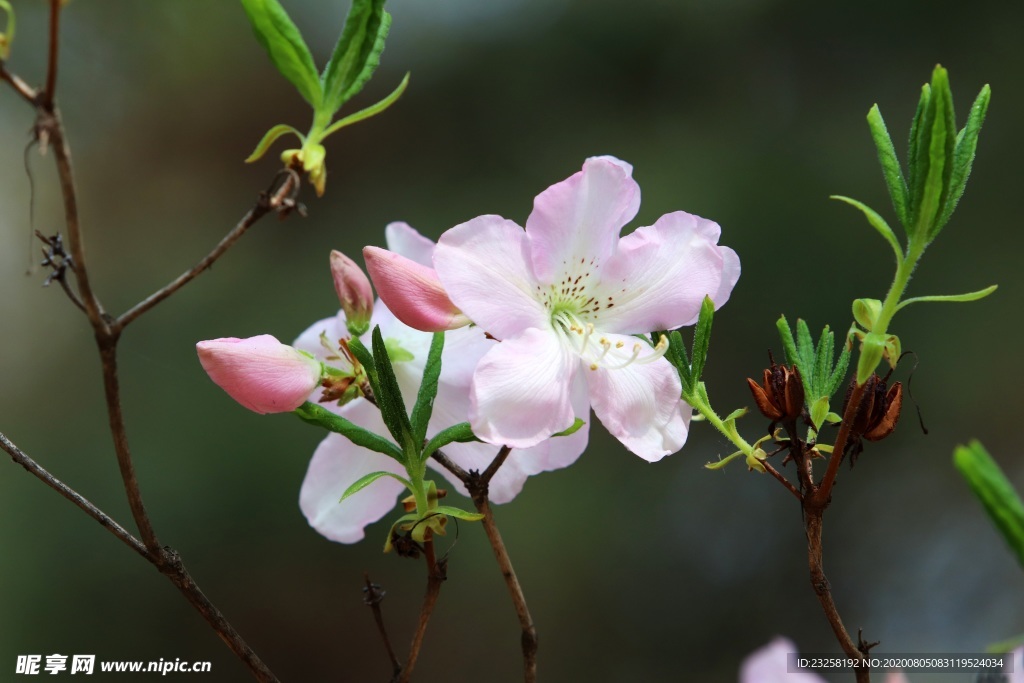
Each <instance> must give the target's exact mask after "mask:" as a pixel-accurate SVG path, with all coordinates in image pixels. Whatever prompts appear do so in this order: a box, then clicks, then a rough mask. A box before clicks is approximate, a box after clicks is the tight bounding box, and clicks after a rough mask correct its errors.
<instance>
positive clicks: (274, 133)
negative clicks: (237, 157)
mask: <svg viewBox="0 0 1024 683" xmlns="http://www.w3.org/2000/svg"><path fill="white" fill-rule="evenodd" d="M288 133H294V134H295V136H296V137H298V138H299V142H300V143H301V144H305V142H306V138H305V136H303V135H302V133H300V132H299V131H297V130H295V129H294V128H292V127H291V126H289V125H287V124H284V123H279V124H278V125H276V126H274V127H273V128H271V129H270V130H268V131H267V133H266V135H264V136H263V139H262V140H260V142H259V144H258V145H256V149H254V150H253V151H252V154H250V155H249V157H248V158H247V159H246V160H245V163H247V164H251V163H252V162H254V161H259V160H260V159H261V158H263V155H264V154H266V153H267V150H269V149H270V146H271V145H272V144H274V143H275V142H277V139H278V138H279V137H281V136H282V135H286V134H288Z"/></svg>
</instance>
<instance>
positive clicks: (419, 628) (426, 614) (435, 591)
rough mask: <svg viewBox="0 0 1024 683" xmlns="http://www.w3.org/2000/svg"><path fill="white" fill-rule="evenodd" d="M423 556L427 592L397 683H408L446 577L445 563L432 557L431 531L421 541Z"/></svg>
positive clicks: (432, 542) (432, 541)
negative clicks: (407, 655) (425, 568)
mask: <svg viewBox="0 0 1024 683" xmlns="http://www.w3.org/2000/svg"><path fill="white" fill-rule="evenodd" d="M423 555H424V558H425V559H426V564H427V592H426V595H424V596H423V606H422V607H421V608H420V617H419V621H418V622H417V624H416V632H415V634H413V637H412V645H411V646H410V647H409V657H408V659H406V661H405V666H404V667H402V672H401V675H400V677H399V679H398V680H399V683H409V681H410V680H411V678H412V672H413V669H414V668H415V666H416V660H417V659H419V656H420V650H421V649H422V647H423V639H424V637H425V636H426V634H427V624H428V623H429V622H430V617H431V615H433V613H434V607H435V606H436V605H437V596H438V595H440V593H441V586H442V585H443V584H444V582H445V579H446V578H447V575H446V567H445V565H446V562H445V561H444V560H441V561H440V562H438V560H437V558H436V557H435V555H434V538H433V535H432V533H431V531H429V530H428V531H427V532H426V535H425V538H424V541H423Z"/></svg>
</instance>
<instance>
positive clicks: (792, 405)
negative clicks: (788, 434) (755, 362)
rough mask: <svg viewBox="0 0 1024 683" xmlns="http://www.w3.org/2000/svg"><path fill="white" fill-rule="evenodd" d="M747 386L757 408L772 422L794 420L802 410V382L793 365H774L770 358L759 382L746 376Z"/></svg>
mask: <svg viewBox="0 0 1024 683" xmlns="http://www.w3.org/2000/svg"><path fill="white" fill-rule="evenodd" d="M747 386H749V387H750V393H751V394H753V396H754V402H755V403H756V404H757V408H758V410H760V411H761V414H762V415H764V416H765V417H767V418H768V419H769V420H771V421H772V422H779V421H783V420H786V421H790V420H795V419H796V418H798V417H800V414H801V413H802V412H803V408H804V384H803V380H802V379H801V378H800V371H799V370H798V369H797V367H796V366H795V365H792V366H789V367H787V366H785V365H776V364H775V360H774V359H772V364H771V367H770V368H768V369H766V370H765V371H764V379H763V381H762V382H761V384H758V383H757V382H755V381H754V380H752V379H749V378H748V379H747Z"/></svg>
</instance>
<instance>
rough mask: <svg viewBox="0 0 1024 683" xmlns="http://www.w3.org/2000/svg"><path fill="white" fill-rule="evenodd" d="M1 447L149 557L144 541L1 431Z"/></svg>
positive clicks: (45, 482)
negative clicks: (30, 455)
mask: <svg viewBox="0 0 1024 683" xmlns="http://www.w3.org/2000/svg"><path fill="white" fill-rule="evenodd" d="M0 448H2V449H3V450H5V451H6V452H7V454H8V455H10V456H11V459H12V460H13V461H14V462H16V463H17V464H19V465H21V466H22V467H24V468H25V469H26V470H27V471H28V472H29V474H31V475H32V476H34V477H36V478H37V479H39V480H40V481H41V482H43V483H44V484H46V485H47V486H49V487H50V488H51V489H53V490H54V491H56V492H57V493H59V494H60V495H62V496H64V497H65V498H67V499H68V500H70V501H71V502H72V503H74V504H75V506H77V507H78V508H79V509H80V510H81V511H82V512H84V513H85V514H87V515H89V516H90V517H92V518H93V519H94V520H96V521H97V522H99V524H100V526H102V527H103V528H104V529H106V530H107V531H109V532H110V533H112V534H114V536H116V537H117V538H118V539H119V540H120V541H121V542H122V543H124V544H125V545H126V546H128V547H129V548H131V549H132V550H134V551H135V552H136V553H138V554H139V555H141V556H142V557H144V558H146V559H147V560H148V559H149V552H148V551H147V550H146V546H145V545H143V544H142V541H140V540H139V539H137V538H135V537H134V536H132V535H131V533H129V532H128V531H127V530H126V529H125V528H124V527H123V526H121V525H120V524H118V523H117V522H116V521H114V519H113V518H112V517H110V515H108V514H107V513H105V512H103V510H100V509H99V508H98V507H96V506H95V505H93V504H92V503H91V502H89V500H88V499H86V498H85V497H84V496H83V495H81V494H80V493H78V492H77V491H75V490H74V489H73V488H71V487H70V486H68V485H67V484H65V483H64V482H63V481H61V480H60V479H58V478H57V477H55V476H53V475H52V474H50V473H49V472H48V471H46V469H45V468H43V466H42V465H40V464H39V463H37V462H36V461H35V460H33V459H32V458H30V457H29V456H28V454H26V453H25V452H24V451H23V450H21V449H20V448H18V447H17V446H16V445H14V443H13V442H11V440H10V439H8V438H7V437H6V436H5V435H4V434H3V433H0Z"/></svg>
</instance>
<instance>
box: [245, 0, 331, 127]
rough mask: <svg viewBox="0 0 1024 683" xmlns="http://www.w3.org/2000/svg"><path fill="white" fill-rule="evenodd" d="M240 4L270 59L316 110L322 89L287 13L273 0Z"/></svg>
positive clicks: (305, 49)
mask: <svg viewBox="0 0 1024 683" xmlns="http://www.w3.org/2000/svg"><path fill="white" fill-rule="evenodd" d="M242 7H243V8H244V9H245V13H246V15H247V16H248V17H249V23H251V24H252V30H253V32H254V33H255V34H256V39H257V40H258V41H259V42H260V44H261V45H262V46H263V48H264V49H265V50H266V51H267V54H268V55H269V56H270V61H272V62H273V63H274V66H275V67H276V68H277V70H278V71H279V72H280V73H281V75H282V76H284V77H285V78H287V79H288V80H289V81H291V83H292V85H294V86H295V87H296V88H297V89H298V91H299V94H300V95H302V97H303V99H305V100H306V101H307V102H309V103H310V104H311V105H312V106H313V109H319V108H320V103H321V101H322V100H323V91H322V90H321V87H320V78H319V76H317V73H316V66H315V65H314V64H313V56H312V55H311V54H310V52H309V48H308V47H306V41H305V40H303V39H302V34H301V33H300V32H299V29H298V28H296V26H295V24H294V23H293V22H292V20H291V18H290V17H289V16H288V13H287V12H285V11H284V8H283V7H281V4H280V3H279V2H278V1H277V0H242Z"/></svg>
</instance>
